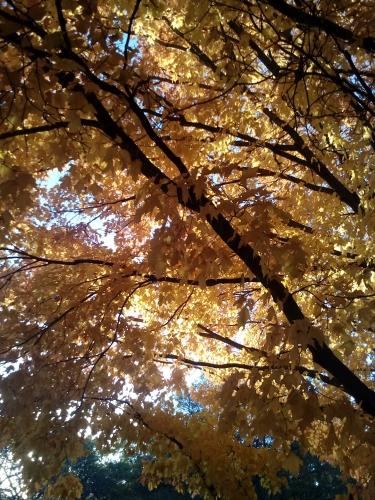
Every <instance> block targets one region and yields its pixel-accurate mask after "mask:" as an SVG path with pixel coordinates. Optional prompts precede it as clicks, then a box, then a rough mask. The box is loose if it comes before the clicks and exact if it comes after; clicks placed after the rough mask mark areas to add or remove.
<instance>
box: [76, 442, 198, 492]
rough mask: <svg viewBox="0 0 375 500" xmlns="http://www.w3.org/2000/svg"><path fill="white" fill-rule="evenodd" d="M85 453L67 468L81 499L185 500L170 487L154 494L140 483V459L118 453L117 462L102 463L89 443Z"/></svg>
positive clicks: (107, 461)
mask: <svg viewBox="0 0 375 500" xmlns="http://www.w3.org/2000/svg"><path fill="white" fill-rule="evenodd" d="M87 447H88V454H87V455H86V456H85V457H83V458H81V459H79V460H78V461H77V462H76V463H75V464H72V465H70V466H69V467H68V468H69V471H70V472H72V473H73V474H75V475H76V476H78V477H79V479H80V481H81V483H82V486H83V493H82V497H81V499H82V500H84V499H90V500H166V499H168V500H188V499H190V498H191V497H190V496H189V495H181V494H179V493H178V492H177V491H175V490H174V489H173V488H172V487H171V486H168V485H161V486H159V487H158V488H156V489H155V490H153V491H149V490H148V488H146V487H145V486H143V485H142V484H141V483H140V482H139V478H140V475H141V457H140V456H139V455H138V456H136V457H134V458H130V457H127V456H126V454H125V453H121V454H120V457H119V459H118V460H105V459H103V456H101V455H100V453H99V452H98V451H97V450H96V449H95V445H94V443H92V442H89V443H87Z"/></svg>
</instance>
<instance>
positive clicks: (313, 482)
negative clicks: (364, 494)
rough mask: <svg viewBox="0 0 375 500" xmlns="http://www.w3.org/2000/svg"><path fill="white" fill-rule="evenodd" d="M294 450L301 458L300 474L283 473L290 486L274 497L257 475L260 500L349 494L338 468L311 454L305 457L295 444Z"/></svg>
mask: <svg viewBox="0 0 375 500" xmlns="http://www.w3.org/2000/svg"><path fill="white" fill-rule="evenodd" d="M292 449H293V452H294V453H295V454H296V455H298V456H299V457H300V458H301V459H302V466H301V468H300V471H299V473H298V475H296V476H293V475H292V474H290V473H289V472H287V471H285V470H282V471H280V474H279V475H280V476H281V477H285V479H286V481H287V483H286V484H285V486H283V487H282V489H281V491H280V492H279V493H277V494H274V495H272V494H270V493H269V492H268V491H267V489H266V488H264V487H263V486H262V480H261V478H260V477H259V476H256V477H255V478H253V484H254V486H255V488H256V492H257V495H258V499H259V500H311V499H314V500H335V497H336V495H342V494H345V493H346V492H347V488H346V484H347V483H345V482H344V480H343V478H342V475H341V471H340V469H339V468H338V467H333V466H332V465H331V464H329V463H328V462H324V461H321V460H319V457H317V456H315V455H311V454H310V453H306V454H302V453H301V451H300V449H299V446H298V444H296V443H295V444H293V445H292Z"/></svg>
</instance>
